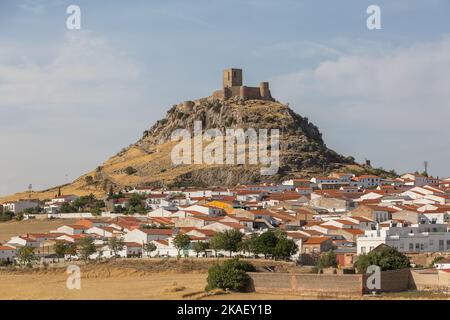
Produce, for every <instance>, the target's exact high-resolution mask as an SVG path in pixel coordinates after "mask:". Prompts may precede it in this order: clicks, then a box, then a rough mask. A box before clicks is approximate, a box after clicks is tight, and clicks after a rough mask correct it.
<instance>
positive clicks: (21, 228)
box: [0, 219, 75, 243]
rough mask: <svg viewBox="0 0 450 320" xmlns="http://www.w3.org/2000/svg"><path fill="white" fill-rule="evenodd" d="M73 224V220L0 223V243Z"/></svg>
mask: <svg viewBox="0 0 450 320" xmlns="http://www.w3.org/2000/svg"><path fill="white" fill-rule="evenodd" d="M74 222H75V219H55V220H48V219H46V220H25V221H15V220H14V221H7V222H0V243H3V242H6V241H8V240H9V239H10V238H11V237H12V236H19V235H26V234H27V233H41V232H42V233H45V232H49V231H50V230H54V229H56V228H58V227H60V226H62V225H65V224H71V223H74Z"/></svg>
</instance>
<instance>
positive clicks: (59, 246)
mask: <svg viewBox="0 0 450 320" xmlns="http://www.w3.org/2000/svg"><path fill="white" fill-rule="evenodd" d="M66 247H67V245H66V244H65V243H64V242H60V241H58V242H56V243H55V245H54V246H53V250H54V251H55V254H56V256H57V257H58V258H64V256H65V254H66Z"/></svg>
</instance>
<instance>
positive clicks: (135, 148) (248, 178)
mask: <svg viewBox="0 0 450 320" xmlns="http://www.w3.org/2000/svg"><path fill="white" fill-rule="evenodd" d="M194 121H201V123H202V128H203V130H208V129H214V128H217V129H220V130H221V131H222V132H225V129H226V128H233V129H237V128H242V129H244V130H247V129H248V128H254V129H255V130H258V129H279V131H280V168H279V170H278V173H277V174H276V175H271V176H264V175H261V174H260V170H259V169H260V166H257V165H205V164H202V165H181V166H173V165H172V164H171V161H170V151H171V147H173V142H171V134H172V132H173V131H174V130H176V129H188V130H189V131H190V132H193V126H194ZM170 146H171V147H170ZM354 164H355V163H354V160H353V158H351V157H344V156H341V155H339V154H338V153H336V152H334V151H333V150H330V149H328V148H327V146H326V145H325V143H324V141H323V139H322V135H321V133H320V131H319V129H318V128H317V127H316V126H315V125H313V124H312V123H311V122H309V121H308V119H307V118H304V117H301V116H300V115H298V114H296V113H295V112H294V111H292V110H291V109H290V108H289V107H288V106H286V105H283V104H281V103H279V102H269V101H262V100H249V101H240V100H237V99H235V100H228V101H218V100H216V101H202V102H197V103H196V105H195V106H189V108H187V107H186V106H184V105H182V104H181V105H177V106H173V107H172V108H171V109H170V110H169V111H168V112H167V116H166V118H164V119H162V120H159V121H158V122H157V123H156V124H155V125H154V126H153V127H151V128H150V129H149V130H146V131H145V132H144V134H143V138H142V139H141V140H139V141H138V142H136V143H135V144H134V145H132V146H130V147H129V148H127V149H125V150H123V151H122V152H120V153H119V154H117V155H116V156H114V157H112V158H111V159H110V160H108V161H107V162H106V163H105V164H104V166H102V169H101V172H102V173H103V175H104V178H106V179H108V180H110V181H111V182H113V183H114V184H116V185H120V186H123V185H128V184H130V185H134V184H158V183H160V182H163V183H164V185H183V186H186V185H194V186H212V185H228V186H230V185H236V184H238V183H241V184H244V183H257V182H269V181H270V182H277V181H280V180H281V179H284V178H287V177H297V176H298V177H300V176H305V175H308V174H312V173H319V172H322V171H323V170H324V168H325V169H327V170H334V169H339V168H342V167H345V166H346V165H354ZM129 167H131V168H133V169H134V170H136V172H134V173H132V174H126V172H125V171H124V170H126V169H127V168H129ZM134 170H130V169H129V171H128V173H130V172H132V171H134ZM124 173H125V174H126V176H124Z"/></svg>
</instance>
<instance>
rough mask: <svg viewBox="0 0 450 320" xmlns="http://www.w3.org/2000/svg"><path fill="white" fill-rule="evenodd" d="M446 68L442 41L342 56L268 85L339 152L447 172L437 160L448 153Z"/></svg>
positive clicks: (448, 46)
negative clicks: (425, 163)
mask: <svg viewBox="0 0 450 320" xmlns="http://www.w3.org/2000/svg"><path fill="white" fill-rule="evenodd" d="M448 70H450V39H444V40H442V41H438V42H434V43H422V44H416V45H413V46H411V47H404V48H397V49H393V50H391V51H390V52H384V53H383V54H381V53H379V52H377V53H371V52H366V53H365V54H362V53H361V54H357V55H355V54H349V55H342V56H340V57H339V58H337V59H336V60H334V61H333V60H329V61H324V62H322V63H320V65H319V66H318V67H317V68H315V69H313V70H305V71H300V72H297V73H292V74H287V75H282V76H279V77H276V78H275V79H273V80H272V88H273V92H274V93H275V95H276V96H277V97H278V98H280V99H282V100H284V101H290V102H291V103H292V104H293V105H294V106H296V108H297V111H299V112H301V113H302V114H305V115H308V116H310V117H311V119H312V120H313V121H315V122H316V123H318V124H319V126H320V127H321V128H322V130H323V131H324V132H325V133H326V134H325V138H326V140H328V141H329V142H330V144H331V145H332V146H333V147H335V148H336V149H337V150H338V151H343V152H346V153H349V154H353V155H355V156H357V157H358V158H360V159H362V158H364V157H365V156H368V157H371V158H372V159H377V160H378V161H377V162H378V165H382V166H385V167H396V168H398V169H399V170H405V171H406V170H412V169H415V168H417V167H419V166H420V164H421V162H422V161H423V160H425V159H428V160H430V162H431V163H432V164H434V165H435V166H434V168H435V170H436V171H435V172H437V173H440V174H449V173H450V170H449V169H448V168H447V167H446V161H447V160H446V159H444V158H443V157H442V150H447V151H446V155H447V157H448V156H449V155H450V152H449V151H448V150H450V142H449V140H448V138H447V137H448V136H450V126H449V125H448V124H449V122H448V119H450V108H449V104H450V90H449V88H448V84H449V83H450V73H449V72H448ZM338 137H339V138H338ZM398 150H403V151H402V153H401V154H399V153H398ZM425 151H426V152H425ZM416 164H417V167H415V166H416Z"/></svg>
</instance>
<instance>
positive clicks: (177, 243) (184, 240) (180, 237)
mask: <svg viewBox="0 0 450 320" xmlns="http://www.w3.org/2000/svg"><path fill="white" fill-rule="evenodd" d="M190 244H191V238H189V236H188V235H187V234H181V233H179V234H177V235H176V237H175V238H174V239H173V245H174V247H175V248H176V249H177V251H178V257H180V252H181V250H186V249H187V248H189V245H190Z"/></svg>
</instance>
